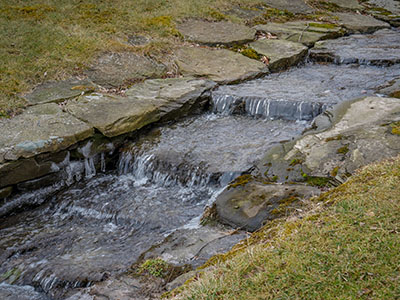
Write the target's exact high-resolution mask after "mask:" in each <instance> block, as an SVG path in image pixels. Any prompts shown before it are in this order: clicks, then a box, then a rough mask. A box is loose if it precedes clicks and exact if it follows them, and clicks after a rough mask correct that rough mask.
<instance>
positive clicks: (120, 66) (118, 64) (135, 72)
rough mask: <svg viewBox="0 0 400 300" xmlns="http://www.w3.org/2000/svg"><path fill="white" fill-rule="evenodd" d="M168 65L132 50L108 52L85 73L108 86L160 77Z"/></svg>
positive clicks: (129, 83) (96, 81)
mask: <svg viewBox="0 0 400 300" xmlns="http://www.w3.org/2000/svg"><path fill="white" fill-rule="evenodd" d="M165 72H166V67H165V66H164V65H161V64H159V63H156V62H155V61H153V60H151V59H150V58H147V57H144V56H140V55H137V54H134V53H131V52H122V53H106V54H104V55H102V56H101V57H99V58H98V59H97V61H96V62H95V63H94V64H93V65H92V67H91V68H90V69H89V70H87V71H86V72H85V73H86V74H87V75H88V77H89V78H90V79H91V80H92V81H93V82H95V83H97V84H99V85H101V86H104V87H106V88H116V87H121V86H129V85H132V83H134V82H135V81H138V80H143V79H146V78H160V77H162V76H163V75H164V74H165Z"/></svg>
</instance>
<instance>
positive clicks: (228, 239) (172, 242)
mask: <svg viewBox="0 0 400 300" xmlns="http://www.w3.org/2000/svg"><path fill="white" fill-rule="evenodd" d="M245 237H246V235H245V234H244V233H243V232H235V234H230V232H229V231H228V229H226V228H223V227H222V226H221V225H219V226H216V227H211V226H202V227H199V228H194V229H178V230H177V231H175V232H174V233H172V234H171V235H170V236H168V237H167V238H166V239H165V240H164V241H163V242H162V243H160V244H159V245H156V246H154V247H152V248H151V249H150V250H149V251H147V252H146V253H145V254H144V257H143V258H144V259H150V258H154V257H160V258H161V259H163V260H164V261H166V262H168V263H170V264H174V265H185V264H190V265H192V266H194V267H198V266H200V265H202V264H204V263H205V262H206V261H207V260H208V259H209V258H211V257H212V256H214V255H217V254H221V253H224V252H226V251H228V250H230V249H231V248H232V246H234V245H235V244H237V243H238V242H239V241H241V240H242V239H244V238H245Z"/></svg>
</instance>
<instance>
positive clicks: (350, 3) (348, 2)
mask: <svg viewBox="0 0 400 300" xmlns="http://www.w3.org/2000/svg"><path fill="white" fill-rule="evenodd" d="M327 2H329V3H333V4H336V5H337V6H340V7H343V8H348V9H363V8H364V7H363V6H362V5H360V3H359V2H358V1H357V0H329V1H327Z"/></svg>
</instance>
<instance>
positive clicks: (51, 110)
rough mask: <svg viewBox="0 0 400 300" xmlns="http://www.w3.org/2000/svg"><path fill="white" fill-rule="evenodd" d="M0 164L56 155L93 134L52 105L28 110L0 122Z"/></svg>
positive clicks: (90, 128) (85, 126)
mask: <svg viewBox="0 0 400 300" xmlns="http://www.w3.org/2000/svg"><path fill="white" fill-rule="evenodd" d="M0 131H1V135H0V163H4V162H5V161H15V160H18V159H19V158H30V157H33V156H35V155H38V154H40V153H45V152H59V151H61V150H63V149H66V148H68V147H69V146H71V145H74V144H76V143H77V142H79V141H82V140H84V139H86V138H88V137H90V136H92V135H93V133H94V131H93V128H92V127H91V126H89V125H87V124H86V123H84V122H82V121H81V120H79V119H77V118H75V117H73V116H71V115H70V114H67V113H65V112H63V111H62V110H61V108H60V107H59V106H58V105H57V104H54V103H48V104H41V105H37V106H32V107H29V108H28V109H27V110H25V111H24V113H22V114H21V115H18V116H16V117H15V118H12V119H10V120H6V119H2V120H0Z"/></svg>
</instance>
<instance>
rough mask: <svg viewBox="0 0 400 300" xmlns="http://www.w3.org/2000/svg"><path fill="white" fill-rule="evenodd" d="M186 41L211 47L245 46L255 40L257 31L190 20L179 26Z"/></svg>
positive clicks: (222, 23) (218, 23)
mask: <svg viewBox="0 0 400 300" xmlns="http://www.w3.org/2000/svg"><path fill="white" fill-rule="evenodd" d="M178 30H179V31H180V32H181V33H182V35H183V36H184V37H185V39H187V40H189V41H191V42H196V43H200V44H205V45H209V46H215V45H235V44H245V43H248V42H251V41H253V40H254V37H255V34H256V30H255V29H253V28H249V27H247V26H244V25H240V24H235V23H230V22H207V21H202V20H188V21H186V22H185V23H182V24H179V25H178Z"/></svg>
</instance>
